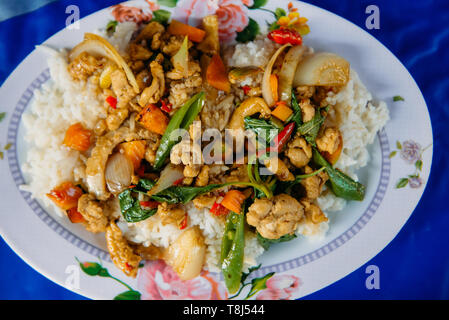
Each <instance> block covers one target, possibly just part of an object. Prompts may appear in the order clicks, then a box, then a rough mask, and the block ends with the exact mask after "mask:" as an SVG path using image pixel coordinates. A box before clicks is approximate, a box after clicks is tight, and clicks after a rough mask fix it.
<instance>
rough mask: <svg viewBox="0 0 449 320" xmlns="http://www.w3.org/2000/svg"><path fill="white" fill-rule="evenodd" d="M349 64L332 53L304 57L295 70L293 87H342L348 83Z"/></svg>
mask: <svg viewBox="0 0 449 320" xmlns="http://www.w3.org/2000/svg"><path fill="white" fill-rule="evenodd" d="M349 70H350V65H349V62H348V61H346V60H345V59H344V58H342V57H340V56H339V55H336V54H334V53H328V52H320V53H315V54H312V55H310V56H307V57H305V58H304V59H303V60H302V61H301V62H300V63H299V64H298V68H297V69H296V74H295V78H294V80H293V85H294V86H295V87H297V86H344V85H346V84H347V83H348V81H349Z"/></svg>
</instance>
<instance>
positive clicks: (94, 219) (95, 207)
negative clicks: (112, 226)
mask: <svg viewBox="0 0 449 320" xmlns="http://www.w3.org/2000/svg"><path fill="white" fill-rule="evenodd" d="M78 212H79V213H81V215H82V216H83V218H84V220H85V221H86V222H85V226H86V230H87V231H90V232H93V233H97V232H105V231H106V226H107V225H108V218H107V217H106V216H105V214H104V213H103V204H102V203H101V202H99V201H97V200H96V199H95V197H94V196H93V195H90V194H83V195H82V196H81V197H80V198H79V199H78Z"/></svg>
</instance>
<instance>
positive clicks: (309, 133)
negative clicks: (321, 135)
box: [298, 110, 325, 146]
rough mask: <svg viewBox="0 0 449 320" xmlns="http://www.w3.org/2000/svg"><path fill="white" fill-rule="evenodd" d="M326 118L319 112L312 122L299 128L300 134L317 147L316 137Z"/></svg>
mask: <svg viewBox="0 0 449 320" xmlns="http://www.w3.org/2000/svg"><path fill="white" fill-rule="evenodd" d="M324 120H325V117H323V116H322V115H321V112H320V111H319V110H317V111H316V112H315V116H314V117H313V119H312V120H310V121H307V122H305V123H303V124H302V125H300V126H298V132H299V133H300V134H301V135H302V136H303V137H304V139H306V141H307V142H308V143H309V144H310V145H312V146H316V137H317V136H318V132H319V131H320V128H321V125H322V124H323V123H324Z"/></svg>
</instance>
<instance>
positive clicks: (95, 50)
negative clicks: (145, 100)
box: [69, 33, 140, 93]
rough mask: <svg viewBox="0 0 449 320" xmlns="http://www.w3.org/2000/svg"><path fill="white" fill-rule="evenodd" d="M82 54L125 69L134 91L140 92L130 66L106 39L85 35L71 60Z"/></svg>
mask: <svg viewBox="0 0 449 320" xmlns="http://www.w3.org/2000/svg"><path fill="white" fill-rule="evenodd" d="M82 52H87V53H88V54H90V55H93V56H103V57H106V58H108V59H111V60H112V61H114V62H115V63H116V64H117V65H118V66H119V67H120V68H122V69H123V71H124V72H125V74H126V77H127V78H128V81H129V83H130V84H131V86H132V87H133V89H134V91H135V92H136V93H139V92H140V90H139V85H138V84H137V80H136V78H135V77H134V74H133V72H132V71H131V69H130V68H129V66H128V64H127V63H126V62H125V60H124V59H123V58H122V56H121V55H120V54H119V53H118V52H117V50H116V49H115V48H114V46H112V45H111V44H110V43H109V42H108V41H107V40H106V39H104V38H103V37H100V36H99V35H96V34H93V33H86V34H85V35H84V41H83V42H81V43H80V44H78V45H77V46H76V47H75V48H73V49H72V51H70V53H69V60H70V61H73V60H74V59H75V58H76V57H78V56H79V55H80V54H81V53H82Z"/></svg>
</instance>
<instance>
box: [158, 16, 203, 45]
mask: <svg viewBox="0 0 449 320" xmlns="http://www.w3.org/2000/svg"><path fill="white" fill-rule="evenodd" d="M167 32H168V33H170V34H174V35H182V36H188V37H189V40H191V41H193V42H201V41H203V39H204V36H205V35H206V31H204V30H201V29H199V28H195V27H192V26H189V25H188V24H184V23H182V22H180V21H177V20H172V21H171V23H170V25H169V26H168V29H167Z"/></svg>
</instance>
